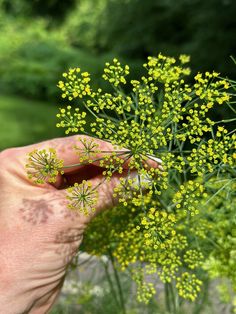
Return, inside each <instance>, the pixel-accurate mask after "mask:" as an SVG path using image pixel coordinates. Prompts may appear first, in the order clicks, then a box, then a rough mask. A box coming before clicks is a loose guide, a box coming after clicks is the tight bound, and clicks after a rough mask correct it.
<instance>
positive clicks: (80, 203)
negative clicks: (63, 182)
mask: <svg viewBox="0 0 236 314" xmlns="http://www.w3.org/2000/svg"><path fill="white" fill-rule="evenodd" d="M67 190H68V195H67V199H68V200H69V201H70V203H69V205H68V207H69V208H71V209H72V210H79V211H80V212H82V213H83V214H84V215H86V216H87V215H89V214H90V212H91V211H94V210H95V206H96V203H97V197H98V194H97V191H96V189H94V188H93V187H92V184H91V183H90V182H88V181H85V180H83V181H82V183H80V184H78V183H75V184H74V186H73V187H70V188H68V189H67Z"/></svg>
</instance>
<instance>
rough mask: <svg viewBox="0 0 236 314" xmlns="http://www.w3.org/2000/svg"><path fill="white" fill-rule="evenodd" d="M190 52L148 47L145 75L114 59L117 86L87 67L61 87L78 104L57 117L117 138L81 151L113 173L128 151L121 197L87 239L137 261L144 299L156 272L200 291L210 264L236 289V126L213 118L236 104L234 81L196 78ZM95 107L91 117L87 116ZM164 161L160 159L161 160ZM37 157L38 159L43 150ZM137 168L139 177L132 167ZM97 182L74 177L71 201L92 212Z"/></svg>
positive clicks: (132, 263)
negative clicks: (98, 79)
mask: <svg viewBox="0 0 236 314" xmlns="http://www.w3.org/2000/svg"><path fill="white" fill-rule="evenodd" d="M188 62H189V57H188V56H185V55H181V56H180V57H179V59H178V60H177V59H175V58H172V57H166V56H163V55H162V54H159V55H158V56H157V57H149V58H148V60H147V62H146V63H145V64H144V68H145V69H146V75H144V76H142V77H141V78H140V79H139V80H132V79H129V66H128V65H125V66H122V65H121V63H120V62H119V61H118V60H117V59H113V61H112V62H111V63H106V65H105V69H104V74H103V79H104V80H105V81H107V82H108V83H110V84H111V85H112V87H113V92H112V93H109V92H106V91H104V90H102V89H100V88H99V89H97V90H93V89H92V87H91V85H90V80H91V79H90V75H89V73H88V72H81V70H80V68H74V69H70V70H69V71H68V73H64V74H63V80H61V81H60V82H59V84H58V87H59V88H60V89H61V91H62V97H63V98H66V99H68V101H72V100H73V101H74V100H76V99H77V100H78V106H75V105H68V106H67V107H66V108H65V109H60V111H59V113H58V114H57V117H58V119H59V122H58V124H57V127H63V128H65V132H66V134H68V133H73V132H75V133H82V134H86V135H90V136H92V137H93V138H98V139H102V140H105V141H108V142H110V143H111V144H113V145H114V146H115V147H116V148H115V149H114V151H113V152H112V153H108V152H106V151H102V150H101V149H100V147H99V146H98V145H97V144H96V143H95V141H89V140H87V139H86V140H84V139H81V140H80V144H79V146H78V147H75V150H76V152H77V154H78V161H79V162H80V163H82V164H84V163H90V162H92V161H93V160H96V161H97V162H99V163H100V166H101V167H103V168H104V172H103V175H104V180H109V178H111V176H112V175H113V173H114V172H119V173H123V165H124V163H125V162H126V161H129V163H128V178H126V179H125V178H122V179H121V180H120V185H119V186H117V187H116V188H115V189H114V196H116V197H118V199H119V203H120V204H119V205H118V206H117V207H115V208H113V209H112V210H110V211H107V212H104V213H103V214H101V215H100V216H98V217H96V219H94V221H93V222H92V223H91V225H90V226H89V228H88V232H87V235H86V237H85V243H84V245H85V248H86V250H87V251H89V252H91V253H92V254H96V255H102V254H106V255H109V256H113V257H115V259H116V262H117V265H119V267H120V269H122V270H125V269H129V270H130V276H131V277H132V278H133V280H134V281H135V282H136V283H137V296H138V299H139V300H140V301H142V302H148V301H149V300H150V298H151V297H152V296H153V295H154V294H155V292H156V289H155V283H154V281H153V280H152V281H151V282H149V281H148V280H147V278H148V276H149V275H150V274H152V276H153V275H157V277H158V278H159V279H160V280H161V281H162V282H164V283H165V284H166V285H167V287H169V286H171V287H172V288H171V289H172V293H178V294H179V296H180V297H182V298H184V299H187V300H189V301H194V300H195V299H196V298H197V296H198V295H199V292H200V290H201V286H202V284H203V280H204V278H206V276H207V274H211V275H212V276H213V277H214V276H215V277H217V276H218V277H221V276H222V277H226V278H228V279H229V280H230V281H231V283H232V287H233V289H234V291H235V292H236V270H235V271H231V268H232V265H234V266H235V265H236V254H235V250H232V243H234V244H235V243H236V231H235V230H236V219H235V212H234V214H233V211H232V210H233V209H232V206H231V204H232V203H233V202H234V204H235V192H233V191H234V190H233V185H234V187H235V174H236V171H235V160H236V153H235V148H236V144H235V139H236V134H235V130H233V131H228V130H227V128H226V126H225V123H226V122H227V121H212V119H211V118H210V116H211V115H210V113H211V111H213V110H214V108H215V107H216V106H229V107H230V108H231V109H232V113H233V114H235V112H236V110H235V109H234V108H233V105H234V102H233V101H231V98H232V96H233V92H232V90H234V89H235V83H234V82H233V81H230V80H226V79H224V78H221V77H220V75H219V74H218V73H215V72H213V73H209V72H206V73H198V74H197V75H196V76H195V77H194V83H193V84H189V83H187V82H186V79H185V77H187V76H188V75H189V74H190V69H189V68H188V67H187V66H186V64H187V63H188ZM124 86H125V90H128V89H130V92H129V93H127V92H125V91H124V88H123V87H124ZM88 114H89V115H90V117H92V122H91V119H90V120H88V119H86V116H87V115H88ZM89 121H90V122H89ZM230 121H231V122H232V121H235V118H232V119H230ZM121 148H122V150H121ZM124 149H125V150H124ZM101 155H102V157H99V158H98V156H101ZM55 160H56V162H55V164H56V165H57V164H58V162H57V159H56V158H55ZM156 161H161V166H159V167H156V166H154V163H155V162H156ZM30 164H31V166H32V167H34V166H35V162H34V160H33V161H31V163H30ZM126 164H127V163H126ZM40 165H41V166H42V169H43V170H42V171H41V170H40V167H39V166H37V167H36V168H35V172H34V176H36V177H37V175H36V174H35V173H37V171H39V172H40V171H41V173H43V174H44V173H47V172H46V170H45V165H46V163H40ZM52 167H54V166H52ZM59 168H61V165H60V164H59ZM62 169H63V168H62ZM132 170H136V171H137V173H138V177H137V178H132V176H130V175H129V174H130V173H131V171H132ZM56 171H57V170H56ZM53 173H54V172H53ZM30 176H32V174H31V173H30ZM53 176H54V175H53ZM44 177H45V178H47V176H44ZM37 178H38V177H37ZM39 178H40V180H41V175H40V174H39ZM39 183H41V182H39ZM95 190H96V187H91V186H89V185H88V184H86V182H83V183H82V184H81V185H78V184H75V186H74V187H71V188H70V189H69V190H68V191H69V196H68V198H69V200H71V203H70V205H69V206H70V207H71V208H74V209H78V210H82V211H83V212H85V213H89V211H90V210H91V209H92V208H93V207H94V203H93V194H94V192H95ZM144 190H145V192H144ZM94 196H95V195H94ZM229 234H230V236H229ZM95 240H96V241H95ZM230 243H231V244H230ZM229 256H230V259H229ZM222 265H224V266H222ZM234 266H233V267H234Z"/></svg>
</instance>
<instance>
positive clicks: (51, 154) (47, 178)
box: [25, 148, 63, 184]
mask: <svg viewBox="0 0 236 314" xmlns="http://www.w3.org/2000/svg"><path fill="white" fill-rule="evenodd" d="M25 167H26V169H27V175H28V178H29V179H30V180H33V181H34V182H35V183H38V184H43V183H45V182H51V183H53V182H56V178H57V176H58V175H59V173H61V174H63V170H62V168H63V160H60V159H58V158H57V155H56V151H55V150H54V149H52V148H49V149H48V150H46V149H42V150H37V149H35V150H33V151H32V152H30V153H29V156H28V163H27V164H26V166H25Z"/></svg>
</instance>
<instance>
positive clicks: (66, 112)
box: [56, 106, 86, 134]
mask: <svg viewBox="0 0 236 314" xmlns="http://www.w3.org/2000/svg"><path fill="white" fill-rule="evenodd" d="M71 109H72V107H71V106H67V107H66V109H64V108H62V109H60V113H58V114H57V118H59V119H60V122H59V123H57V124H56V126H57V127H58V128H66V131H65V133H66V134H69V133H70V132H74V133H77V132H83V131H84V125H85V124H86V120H85V118H86V112H82V113H80V112H79V111H80V110H79V108H75V109H74V112H71Z"/></svg>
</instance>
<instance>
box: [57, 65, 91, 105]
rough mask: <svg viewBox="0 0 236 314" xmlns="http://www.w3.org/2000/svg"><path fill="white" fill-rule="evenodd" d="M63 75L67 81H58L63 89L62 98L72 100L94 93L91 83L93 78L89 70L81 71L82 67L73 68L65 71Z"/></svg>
mask: <svg viewBox="0 0 236 314" xmlns="http://www.w3.org/2000/svg"><path fill="white" fill-rule="evenodd" d="M62 76H63V78H64V79H65V80H66V82H64V81H59V82H58V87H59V88H60V89H61V91H62V95H61V96H62V98H68V99H69V100H72V99H75V98H78V97H79V98H83V97H85V96H87V95H91V94H92V90H91V87H90V84H89V82H90V80H91V79H90V74H89V73H88V72H81V70H80V68H73V69H70V70H69V71H68V72H65V73H63V75H62Z"/></svg>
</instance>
